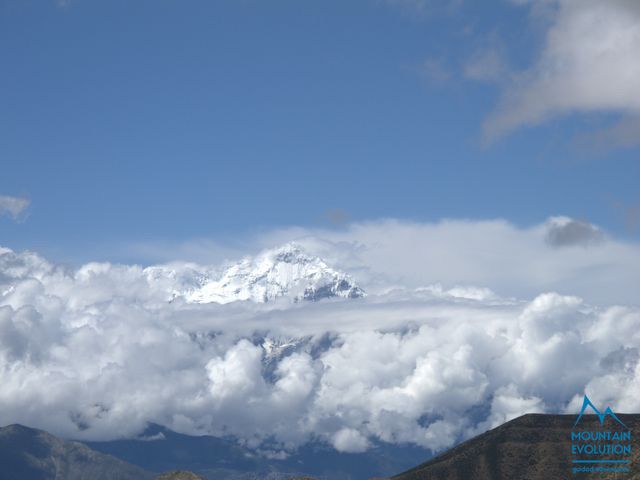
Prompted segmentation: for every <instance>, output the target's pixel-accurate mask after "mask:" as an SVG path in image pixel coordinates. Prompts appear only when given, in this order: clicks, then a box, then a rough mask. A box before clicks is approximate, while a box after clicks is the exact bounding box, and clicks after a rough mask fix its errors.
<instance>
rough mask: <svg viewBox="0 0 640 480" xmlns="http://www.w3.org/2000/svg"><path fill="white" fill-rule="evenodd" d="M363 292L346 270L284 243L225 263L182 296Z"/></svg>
mask: <svg viewBox="0 0 640 480" xmlns="http://www.w3.org/2000/svg"><path fill="white" fill-rule="evenodd" d="M364 295H365V293H364V291H363V290H362V289H361V288H360V287H358V286H357V285H356V284H355V282H354V281H353V279H351V278H350V277H349V276H348V275H347V274H345V273H342V272H339V271H337V270H334V269H333V268H331V267H329V266H328V265H327V264H326V263H325V262H324V260H322V259H321V258H319V257H315V256H312V255H309V254H307V253H306V252H305V251H304V250H303V249H302V247H300V245H298V244H296V243H287V244H285V245H283V246H282V247H279V248H275V249H272V250H265V251H263V252H262V253H260V254H258V255H257V256H255V257H246V258H244V259H243V260H241V261H240V262H238V263H235V264H232V265H230V266H228V267H227V268H225V269H224V270H223V271H222V273H221V275H220V276H219V277H218V278H217V279H214V280H210V281H206V282H204V283H203V284H202V285H201V287H199V288H196V289H193V290H191V291H189V292H186V293H185V295H184V298H185V299H186V301H188V302H193V303H212V302H215V303H229V302H233V301H236V300H251V301H254V302H260V303H264V302H268V301H270V300H274V299H275V298H277V297H283V296H287V297H290V298H291V299H292V300H294V301H299V300H320V299H323V298H330V297H342V298H357V297H362V296H364Z"/></svg>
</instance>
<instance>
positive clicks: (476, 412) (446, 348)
mask: <svg viewBox="0 0 640 480" xmlns="http://www.w3.org/2000/svg"><path fill="white" fill-rule="evenodd" d="M547 229H548V224H543V225H539V226H536V227H533V228H530V229H518V228H515V227H513V226H512V225H509V224H507V223H505V222H442V223H439V224H431V225H424V224H422V225H420V224H407V223H401V222H394V221H388V222H381V223H369V224H362V225H354V226H351V227H349V228H347V229H345V230H342V231H341V232H329V231H324V232H319V231H318V232H310V231H306V230H298V233H300V234H301V235H302V237H304V238H306V239H307V243H308V244H309V245H310V246H311V247H314V248H315V249H316V250H323V251H324V252H325V253H327V254H330V256H332V257H333V259H334V260H336V261H337V262H338V263H340V264H341V265H343V266H346V265H350V266H353V267H356V268H355V270H356V271H358V272H359V273H360V274H362V275H361V277H360V278H361V280H362V281H363V282H364V283H365V284H366V285H364V286H372V287H375V286H376V285H378V286H380V288H379V289H378V291H377V294H376V293H373V294H371V295H369V296H368V297H367V298H364V299H358V300H353V301H351V300H343V301H322V302H316V303H304V302H300V303H297V304H294V303H287V302H274V303H267V304H254V303H249V302H239V303H230V304H226V305H217V304H205V305H200V304H188V303H185V302H183V301H179V300H176V301H173V302H168V301H167V299H168V297H167V292H168V291H170V288H171V285H167V284H166V282H169V280H164V281H160V280H159V279H158V278H157V277H155V276H153V275H147V274H146V273H145V271H144V270H143V269H142V268H141V267H138V266H128V265H113V264H104V263H103V264H97V263H90V264H87V265H84V266H81V267H80V268H77V269H72V268H63V267H60V266H57V265H55V264H52V263H50V262H48V261H46V260H44V259H43V258H41V257H39V256H38V255H36V254H33V253H13V252H11V251H7V250H4V251H2V253H0V384H1V385H2V389H0V424H8V423H14V422H19V423H25V424H27V425H32V426H36V427H40V428H44V429H47V430H50V431H52V432H53V433H56V434H60V435H64V436H67V437H76V438H77V437H79V438H86V439H106V438H116V437H122V436H129V437H137V436H139V435H140V434H141V432H142V431H143V430H144V428H145V425H146V423H147V422H155V423H159V424H162V425H166V426H167V427H169V428H173V429H176V430H179V431H182V432H185V433H190V434H202V433H210V434H214V435H223V434H224V435H236V436H237V437H238V438H239V439H240V440H241V441H242V442H244V443H246V444H247V445H249V446H251V447H254V448H256V449H260V448H261V442H262V441H263V440H265V439H269V441H270V442H271V441H272V440H273V439H275V440H276V441H278V442H280V445H278V446H274V445H272V444H271V443H270V444H269V449H270V450H273V451H277V452H278V455H284V454H285V453H283V452H284V451H287V450H291V449H293V448H295V447H296V446H298V445H301V444H303V443H304V442H306V441H308V440H310V439H313V438H316V439H317V438H319V439H323V440H325V441H326V442H327V443H329V444H331V445H333V446H334V447H335V448H336V449H338V450H341V451H345V452H358V451H362V450H364V449H366V448H368V447H369V446H370V445H372V444H373V443H375V442H376V441H387V442H398V443H401V442H413V443H416V444H418V445H422V446H424V447H427V448H431V449H434V450H441V449H443V448H447V447H449V446H450V445H451V444H452V443H454V442H455V441H457V440H460V439H461V438H464V437H466V436H469V435H472V434H474V433H477V432H479V431H482V430H483V429H486V428H490V427H492V426H495V425H497V424H499V423H500V422H503V421H505V420H508V419H510V418H513V417H514V416H517V415H519V414H522V413H526V412H531V411H551V412H562V411H571V408H572V405H573V403H571V402H573V401H574V399H575V398H578V396H580V395H581V394H582V393H583V392H584V389H585V388H586V389H587V391H589V393H590V394H591V393H592V392H593V393H594V394H595V395H594V397H595V398H597V394H598V392H599V394H600V395H601V396H605V395H607V398H604V399H603V400H606V401H607V402H608V403H609V404H611V405H612V407H614V409H616V410H621V411H624V410H626V411H634V410H635V411H637V409H638V408H640V402H639V401H638V398H640V396H638V392H639V391H640V367H639V360H640V354H639V353H638V352H639V351H640V334H639V333H638V332H640V309H639V308H638V307H630V306H619V305H617V306H616V305H603V306H594V305H593V303H592V301H591V300H590V298H589V297H585V298H584V299H582V298H579V297H577V296H574V295H566V294H560V293H553V292H548V293H542V294H539V293H535V294H533V295H518V296H517V297H518V298H516V299H510V298H505V296H504V294H503V291H502V289H500V288H494V287H495V285H490V286H491V290H489V289H487V288H486V287H484V286H483V285H484V284H483V283H479V285H480V286H478V287H473V286H469V284H468V282H465V283H466V284H467V285H468V286H467V287H458V288H454V287H453V285H455V282H450V280H453V279H456V280H457V279H463V280H469V279H474V278H475V279H481V280H489V281H490V282H489V283H493V284H496V285H498V286H499V285H500V284H501V282H500V281H498V280H499V279H500V272H499V271H496V270H500V269H504V275H505V276H506V279H505V280H502V282H504V283H503V284H502V285H505V284H507V283H518V282H524V279H526V278H528V277H529V276H530V275H532V272H534V273H535V268H534V267H536V266H538V268H540V270H539V273H538V278H537V280H536V281H534V282H532V283H529V284H527V285H526V288H525V289H524V290H534V289H535V288H536V287H540V286H541V285H546V284H553V283H554V282H556V281H558V282H561V281H564V280H566V282H567V283H566V288H565V290H571V289H572V288H576V289H578V290H585V288H586V285H587V282H585V283H581V282H580V281H577V280H576V279H575V278H574V277H573V276H572V275H571V273H572V272H574V270H575V269H578V270H580V269H584V268H591V269H592V270H593V271H594V272H595V273H594V277H593V278H592V283H593V284H594V286H592V287H591V288H592V289H593V290H592V291H597V288H599V289H606V288H608V287H609V286H612V287H611V288H613V289H614V290H615V289H618V288H621V283H616V282H620V280H617V278H616V276H615V274H622V275H623V276H626V278H628V279H629V278H635V277H633V275H637V273H636V272H637V271H638V269H637V263H634V260H633V255H636V256H637V246H634V245H623V244H618V243H616V241H615V240H613V239H611V238H608V237H607V238H606V239H605V240H604V241H603V242H601V243H598V244H595V245H588V246H587V247H585V246H582V245H578V246H572V245H568V246H565V247H563V248H561V249H558V248H553V247H550V246H549V245H548V244H547V243H546V241H545V238H546V235H547ZM312 233H314V234H315V235H316V236H315V237H311V236H310V235H311V234H312ZM281 235H283V232H274V233H273V234H272V235H268V236H266V237H265V238H263V240H262V241H263V242H268V241H272V240H274V239H277V238H279V237H280V236H281ZM323 235H324V236H323ZM469 238H473V239H474V241H475V242H476V244H475V246H470V245H469V242H468V239H469ZM289 239H290V238H289ZM463 239H464V240H465V241H463ZM490 240H491V241H490ZM451 249H454V252H455V254H451V253H449V252H450V251H451ZM331 252H333V253H331ZM560 252H567V253H566V255H568V257H569V260H566V259H565V260H563V258H564V257H563V255H565V253H562V255H560ZM529 254H530V255H531V258H528V255H529ZM483 255H486V258H483ZM500 255H502V256H505V257H506V258H501V257H500ZM387 256H389V257H390V258H386V257H387ZM411 259H413V261H411ZM474 259H478V260H477V261H478V262H480V265H475V266H474V265H467V263H469V262H470V263H471V264H473V263H474V261H476V260H474ZM558 262H560V263H561V265H560V266H558V265H557V264H558ZM562 262H564V263H562ZM590 262H596V263H594V264H592V263H590ZM616 262H617V263H616ZM511 263H516V265H513V266H510V264H511ZM595 264H598V265H601V266H602V265H603V264H604V265H605V267H603V273H598V272H599V271H598V269H597V268H593V265H595ZM490 265H494V266H493V268H489V266H490ZM606 265H609V266H606ZM611 265H618V266H617V267H615V268H614V267H613V266H611ZM540 266H541V267H540ZM622 266H624V268H623V267H622ZM176 268H177V265H176ZM185 268H188V266H186V267H185ZM519 269H522V271H520V272H518V270H519ZM625 269H628V271H627V270H625ZM483 270H484V273H483V274H481V272H482V271H483ZM487 270H491V271H490V272H487ZM611 272H614V275H611ZM625 272H626V273H625ZM447 275H449V276H447ZM600 275H602V277H601V276H600ZM437 277H445V278H444V279H442V278H441V280H443V284H444V285H445V286H431V287H429V286H428V283H424V282H425V281H428V280H430V279H432V278H437ZM358 278H359V277H358V275H356V279H358ZM603 278H607V281H602V279H603ZM163 282H164V283H163ZM449 283H451V285H452V286H451V287H449V286H448V284H449ZM524 283H526V282H524ZM393 284H400V285H402V284H406V287H403V288H396V289H389V285H393ZM383 285H386V287H384V288H383ZM416 285H425V286H426V287H425V288H414V287H415V286H416ZM633 285H637V281H636V282H635V283H632V286H631V287H628V288H629V290H630V291H631V290H632V288H633ZM596 287H597V288H596ZM373 290H375V288H374V289H373ZM545 290H547V289H540V290H538V292H540V291H543V292H544V291H545ZM603 297H609V298H611V297H615V294H610V293H609V294H606V295H603ZM265 337H269V338H270V339H272V342H271V345H288V346H287V348H283V349H281V350H279V351H280V354H278V355H275V354H273V352H274V351H276V350H273V349H270V350H269V352H271V353H270V354H268V352H267V350H268V349H267V346H263V339H264V338H265Z"/></svg>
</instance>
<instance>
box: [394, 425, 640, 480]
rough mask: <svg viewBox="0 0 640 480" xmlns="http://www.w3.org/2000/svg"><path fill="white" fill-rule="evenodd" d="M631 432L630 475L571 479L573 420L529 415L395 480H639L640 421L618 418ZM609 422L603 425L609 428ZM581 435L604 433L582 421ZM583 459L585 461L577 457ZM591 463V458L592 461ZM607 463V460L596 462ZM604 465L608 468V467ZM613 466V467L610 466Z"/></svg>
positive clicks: (597, 427)
mask: <svg viewBox="0 0 640 480" xmlns="http://www.w3.org/2000/svg"><path fill="white" fill-rule="evenodd" d="M618 416H619V417H620V419H621V420H622V421H623V422H624V423H625V425H627V426H628V427H629V428H630V429H631V432H632V454H631V455H630V456H628V457H626V458H628V459H629V460H630V463H629V468H630V472H627V473H620V472H616V473H612V472H605V473H602V472H597V473H584V472H580V473H576V474H573V473H572V468H573V467H574V466H575V465H576V464H573V463H572V460H573V459H576V458H578V457H576V456H573V455H572V452H571V431H572V428H573V425H574V422H575V420H576V416H575V415H543V414H530V415H524V416H522V417H519V418H516V419H515V420H512V421H510V422H507V423H505V424H503V425H501V426H499V427H497V428H494V429H493V430H489V431H488V432H486V433H483V434H482V435H479V436H477V437H475V438H472V439H471V440H468V441H466V442H464V443H462V444H460V445H458V446H457V447H455V448H453V449H451V450H449V451H448V452H446V453H444V454H442V455H439V456H438V457H435V458H433V459H432V460H429V461H428V462H426V463H423V464H422V465H419V466H417V467H415V468H413V469H411V470H409V471H407V472H405V473H402V474H400V475H397V476H395V477H393V479H395V480H425V479H429V480H468V479H474V480H550V479H554V480H555V479H558V480H559V479H567V478H581V479H592V478H598V479H604V480H622V479H624V480H637V479H640V454H639V448H640V443H639V442H638V435H640V415H637V414H635V415H618ZM609 421H610V419H607V422H609ZM579 429H580V430H607V424H605V426H604V428H603V427H600V425H599V421H598V418H597V417H596V416H595V415H586V416H585V417H583V419H582V420H581V424H580V428H579ZM580 458H585V457H580ZM591 458H594V457H591ZM595 458H598V459H600V458H612V457H606V456H605V457H595ZM607 465H609V464H607ZM613 465H614V466H615V465H616V464H613Z"/></svg>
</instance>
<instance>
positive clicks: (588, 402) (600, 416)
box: [573, 395, 629, 430]
mask: <svg viewBox="0 0 640 480" xmlns="http://www.w3.org/2000/svg"><path fill="white" fill-rule="evenodd" d="M587 407H591V409H592V410H593V411H594V412H595V414H596V415H597V416H598V419H599V420H600V425H604V419H605V417H607V415H608V416H610V417H611V418H613V419H614V420H615V421H616V422H618V423H619V424H620V425H622V426H623V427H624V428H626V429H627V430H628V429H629V427H627V426H626V425H625V424H624V423H622V420H620V419H619V418H618V417H617V415H616V414H615V413H613V410H611V407H607V409H606V410H605V411H604V412H601V411H600V410H598V409H597V408H596V406H595V405H594V404H593V403H592V402H591V400H589V397H587V395H585V396H584V399H583V400H582V409H581V410H580V415H578V418H576V423H574V424H573V428H575V427H576V425H578V422H579V421H580V419H581V418H582V415H584V412H585V410H586V409H587Z"/></svg>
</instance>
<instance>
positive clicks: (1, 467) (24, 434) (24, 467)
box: [0, 425, 153, 480]
mask: <svg viewBox="0 0 640 480" xmlns="http://www.w3.org/2000/svg"><path fill="white" fill-rule="evenodd" d="M151 478H153V476H152V475H151V474H150V473H148V472H145V471H144V470H142V469H141V468H139V467H136V466H133V465H130V464H128V463H126V462H124V461H122V460H119V459H117V458H114V457H112V456H110V455H105V454H102V453H99V452H96V451H93V450H91V449H90V448H89V447H87V446H85V445H83V444H81V443H78V442H68V441H65V440H61V439H59V438H56V437H54V436H53V435H50V434H48V433H47V432H43V431H41V430H35V429H32V428H27V427H23V426H21V425H9V426H8V427H4V428H0V480H86V479H91V480H116V479H117V480H147V479H149V480H151Z"/></svg>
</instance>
